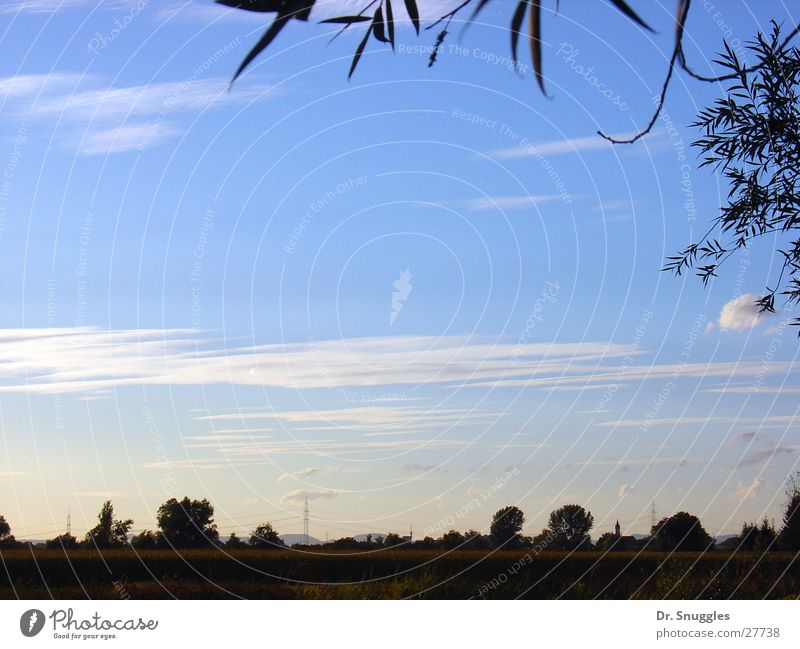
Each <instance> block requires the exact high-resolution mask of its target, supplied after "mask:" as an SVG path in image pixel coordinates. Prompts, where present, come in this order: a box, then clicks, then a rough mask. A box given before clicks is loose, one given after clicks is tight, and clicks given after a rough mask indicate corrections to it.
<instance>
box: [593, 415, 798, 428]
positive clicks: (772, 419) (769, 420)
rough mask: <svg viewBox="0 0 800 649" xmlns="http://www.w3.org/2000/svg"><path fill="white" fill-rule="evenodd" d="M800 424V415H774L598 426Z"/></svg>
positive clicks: (633, 421)
mask: <svg viewBox="0 0 800 649" xmlns="http://www.w3.org/2000/svg"><path fill="white" fill-rule="evenodd" d="M798 422H800V415H773V416H765V417H734V416H726V415H709V416H707V417H663V418H660V419H616V420H612V421H602V422H600V423H599V424H598V426H605V427H613V428H619V427H622V428H635V427H639V426H645V425H646V426H648V427H649V426H697V425H703V424H714V423H716V424H754V425H757V426H760V427H768V426H775V425H777V426H791V425H792V424H795V423H798Z"/></svg>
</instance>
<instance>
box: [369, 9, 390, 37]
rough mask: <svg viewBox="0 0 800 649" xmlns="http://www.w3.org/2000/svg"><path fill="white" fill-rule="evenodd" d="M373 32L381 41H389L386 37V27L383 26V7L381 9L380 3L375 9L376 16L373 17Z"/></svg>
mask: <svg viewBox="0 0 800 649" xmlns="http://www.w3.org/2000/svg"><path fill="white" fill-rule="evenodd" d="M372 33H373V34H374V35H375V38H376V39H378V40H379V41H380V42H381V43H388V42H389V40H388V39H387V38H386V29H385V28H384V26H383V9H381V6H380V5H378V8H377V9H376V10H375V16H374V17H373V19H372Z"/></svg>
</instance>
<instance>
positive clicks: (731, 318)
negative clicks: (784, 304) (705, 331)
mask: <svg viewBox="0 0 800 649" xmlns="http://www.w3.org/2000/svg"><path fill="white" fill-rule="evenodd" d="M756 300H758V296H757V295H753V294H752V293H744V294H742V295H740V296H739V297H737V298H734V299H733V300H731V301H730V302H728V303H727V304H725V306H723V307H722V311H721V312H720V314H719V320H718V321H717V326H719V328H720V329H721V330H722V331H738V330H740V329H752V328H753V327H755V326H756V325H758V324H761V323H762V322H763V321H764V320H767V319H768V318H769V317H770V316H771V315H774V314H770V313H759V311H758V306H757V305H756Z"/></svg>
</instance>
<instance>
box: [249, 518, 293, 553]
mask: <svg viewBox="0 0 800 649" xmlns="http://www.w3.org/2000/svg"><path fill="white" fill-rule="evenodd" d="M249 543H250V546H251V547H253V548H259V549H261V550H275V549H278V548H284V547H286V544H285V543H284V542H283V541H281V537H280V536H278V533H277V532H276V531H275V530H274V529H273V528H272V525H271V524H270V523H262V524H261V525H259V526H258V527H257V528H256V529H254V530H253V531H252V532H251V533H250V541H249Z"/></svg>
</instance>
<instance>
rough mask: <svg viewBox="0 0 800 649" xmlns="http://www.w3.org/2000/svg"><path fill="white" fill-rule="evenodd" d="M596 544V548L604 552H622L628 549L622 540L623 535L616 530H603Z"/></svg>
mask: <svg viewBox="0 0 800 649" xmlns="http://www.w3.org/2000/svg"><path fill="white" fill-rule="evenodd" d="M594 546H595V549H597V550H600V551H602V552H612V551H613V552H621V551H622V550H625V549H626V548H625V544H624V543H623V542H622V537H620V536H618V535H617V534H614V532H603V534H601V535H600V538H598V539H597V542H596V543H595V544H594Z"/></svg>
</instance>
